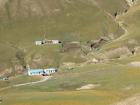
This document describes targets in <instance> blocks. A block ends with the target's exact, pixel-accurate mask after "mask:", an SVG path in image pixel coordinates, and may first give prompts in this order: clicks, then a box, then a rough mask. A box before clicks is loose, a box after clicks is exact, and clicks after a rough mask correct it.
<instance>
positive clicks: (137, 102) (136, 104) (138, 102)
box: [113, 95, 140, 105]
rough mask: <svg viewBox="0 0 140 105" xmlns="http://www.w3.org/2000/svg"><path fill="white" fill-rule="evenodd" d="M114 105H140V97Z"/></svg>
mask: <svg viewBox="0 0 140 105" xmlns="http://www.w3.org/2000/svg"><path fill="white" fill-rule="evenodd" d="M113 105H140V96H139V95H137V96H133V97H131V98H128V99H126V100H124V101H122V102H118V103H116V104H113Z"/></svg>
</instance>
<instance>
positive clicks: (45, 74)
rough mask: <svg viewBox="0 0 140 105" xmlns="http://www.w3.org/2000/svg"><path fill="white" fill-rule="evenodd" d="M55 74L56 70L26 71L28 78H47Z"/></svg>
mask: <svg viewBox="0 0 140 105" xmlns="http://www.w3.org/2000/svg"><path fill="white" fill-rule="evenodd" d="M55 72H57V69H56V68H47V69H28V76H35V75H38V76H39V75H42V76H48V75H51V74H53V73H55Z"/></svg>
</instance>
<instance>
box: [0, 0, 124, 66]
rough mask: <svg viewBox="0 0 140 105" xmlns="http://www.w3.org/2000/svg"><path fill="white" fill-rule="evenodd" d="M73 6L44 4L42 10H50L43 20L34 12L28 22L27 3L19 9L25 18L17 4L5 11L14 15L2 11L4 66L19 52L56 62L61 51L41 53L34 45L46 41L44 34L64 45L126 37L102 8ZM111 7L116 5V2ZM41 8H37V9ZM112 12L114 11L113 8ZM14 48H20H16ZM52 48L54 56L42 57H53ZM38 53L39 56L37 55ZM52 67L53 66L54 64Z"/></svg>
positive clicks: (74, 3) (0, 33) (0, 34)
mask: <svg viewBox="0 0 140 105" xmlns="http://www.w3.org/2000/svg"><path fill="white" fill-rule="evenodd" d="M120 1H121V0H120ZM71 2H72V4H71V3H67V2H64V0H61V2H58V1H57V0H54V1H51V0H47V1H46V0H43V1H41V4H42V6H41V7H42V8H43V7H44V4H46V5H47V7H48V8H49V9H48V8H45V7H44V10H45V11H46V14H45V15H44V16H42V17H40V16H39V15H36V14H35V13H34V12H33V13H32V14H31V16H30V15H29V17H28V18H27V16H26V15H25V14H26V9H25V7H24V6H26V2H25V3H23V7H22V8H19V7H17V8H19V10H20V11H22V13H23V14H22V13H21V12H20V13H18V11H17V8H16V6H15V5H16V3H17V0H14V1H12V3H11V4H10V3H9V4H7V5H6V7H4V8H11V11H8V9H5V10H3V9H1V15H2V17H3V16H4V18H5V19H3V18H1V19H0V20H1V21H0V23H1V24H0V46H1V48H0V53H1V54H2V52H6V53H5V54H4V55H3V56H1V57H0V63H1V65H2V64H3V63H4V64H5V62H9V61H10V60H11V59H14V58H15V53H16V52H17V48H20V49H22V50H26V51H27V53H28V52H30V53H31V54H32V55H30V56H28V55H27V56H28V57H29V59H30V58H31V56H33V55H36V54H41V55H42V56H45V58H46V60H44V63H48V62H47V61H48V60H50V59H51V58H54V57H53V56H54V55H56V54H58V53H57V51H55V49H53V47H52V48H50V47H48V48H47V47H45V48H43V47H42V48H40V49H39V50H37V49H38V48H36V47H35V46H34V45H33V44H34V41H35V40H42V39H43V38H44V36H43V34H44V33H46V37H47V38H49V39H60V40H64V41H67V40H84V41H85V40H91V39H96V38H99V37H100V36H102V35H103V34H104V33H107V34H110V33H114V34H115V35H118V36H119V35H121V34H122V33H123V31H122V29H121V28H120V27H118V25H117V24H116V23H115V22H114V21H113V20H112V19H111V18H110V17H109V16H107V14H106V13H104V11H103V10H102V8H98V7H97V6H95V5H94V4H92V3H90V2H87V3H85V2H83V1H82V0H79V1H74V0H72V1H71ZM32 3H33V5H36V1H33V2H31V4H32ZM111 3H112V5H113V4H114V3H115V2H111ZM122 3H124V2H122ZM117 5H118V7H121V5H120V4H117ZM7 6H8V7H7ZM31 6H32V5H31ZM101 6H102V5H101ZM41 7H38V6H37V8H41ZM105 7H106V6H105ZM105 7H104V8H105ZM115 8H116V7H115ZM54 9H60V11H59V12H58V13H55V12H52V11H54ZM112 9H114V8H113V7H112ZM2 10H3V11H2ZM6 10H7V11H6ZM49 10H50V11H51V12H50V13H49V14H48V11H49ZM15 11H17V13H15ZM38 11H39V10H38ZM42 11H43V10H42ZM28 12H30V11H28ZM2 13H3V14H2ZM8 13H9V14H10V18H9V19H8V20H7V15H8ZM27 37H28V38H27ZM1 44H3V45H4V46H5V47H3V46H2V45H1ZM13 45H14V47H16V48H13ZM49 48H50V49H51V50H52V51H53V52H54V54H51V55H52V56H48V55H46V54H42V53H40V52H46V53H51V52H52V51H50V49H49ZM34 50H35V51H36V53H34V52H33V51H34ZM57 50H59V49H57ZM9 59H10V60H9ZM27 60H28V59H27ZM52 60H54V59H52ZM43 65H44V64H43ZM43 65H41V66H43ZM49 65H51V63H50V64H49ZM38 66H39V65H38Z"/></svg>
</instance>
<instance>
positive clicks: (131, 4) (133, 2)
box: [126, 0, 138, 6]
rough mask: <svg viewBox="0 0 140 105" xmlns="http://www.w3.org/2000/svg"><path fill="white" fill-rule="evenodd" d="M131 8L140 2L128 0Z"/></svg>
mask: <svg viewBox="0 0 140 105" xmlns="http://www.w3.org/2000/svg"><path fill="white" fill-rule="evenodd" d="M126 1H127V3H128V5H129V6H133V5H135V4H136V3H137V1H138V0H126Z"/></svg>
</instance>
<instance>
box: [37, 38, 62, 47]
mask: <svg viewBox="0 0 140 105" xmlns="http://www.w3.org/2000/svg"><path fill="white" fill-rule="evenodd" d="M61 43H62V42H61V41H60V40H47V39H45V40H42V41H35V45H37V46H38V45H39V46H40V45H45V44H61Z"/></svg>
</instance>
